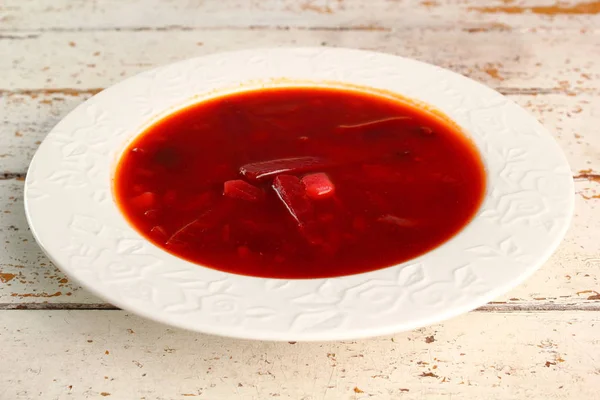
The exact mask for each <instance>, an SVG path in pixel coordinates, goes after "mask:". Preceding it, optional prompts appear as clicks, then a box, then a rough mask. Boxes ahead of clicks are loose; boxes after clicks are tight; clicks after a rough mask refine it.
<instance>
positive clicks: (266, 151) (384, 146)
mask: <svg viewBox="0 0 600 400" xmlns="http://www.w3.org/2000/svg"><path fill="white" fill-rule="evenodd" d="M114 185H115V195H116V200H117V202H118V204H119V207H120V208H121V210H122V212H123V213H124V215H125V216H126V218H127V219H128V220H129V222H130V223H131V224H132V225H133V226H134V227H135V228H136V229H137V230H138V231H139V232H140V233H141V234H142V235H144V236H145V237H146V238H147V239H148V240H149V241H151V242H152V243H154V244H155V245H156V246H158V247H160V248H162V249H164V250H166V251H168V252H170V253H172V254H174V255H176V256H179V257H181V258H183V259H186V260H188V261H191V262H194V263H198V264H201V265H203V266H206V267H210V268H214V269H217V270H221V271H226V272H231V273H236V274H242V275H251V276H258V277H269V278H324V277H335V276H342V275H349V274H356V273H361V272H367V271H372V270H376V269H380V268H384V267H389V266H392V265H395V264H398V263H402V262H404V261H407V260H410V259H412V258H414V257H417V256H420V255H422V254H424V253H426V252H427V251H429V250H432V249H433V248H435V247H436V246H439V245H440V244H442V243H444V242H445V241H447V240H448V239H450V238H451V237H452V236H453V235H455V234H456V233H457V232H459V231H460V230H461V229H462V228H463V227H464V226H465V225H466V224H467V223H468V222H469V221H470V220H471V218H473V216H474V214H475V212H476V210H477V209H478V207H479V205H480V203H481V201H482V198H483V193H484V189H485V173H484V167H483V164H482V161H481V159H480V156H479V154H478V152H477V150H476V148H475V147H474V145H473V144H472V143H471V142H470V141H469V140H468V139H467V138H466V137H465V136H463V135H462V134H461V132H460V131H459V129H458V128H457V127H456V126H455V125H454V124H453V123H452V122H450V121H448V120H447V119H445V118H444V117H441V116H439V115H437V114H435V113H432V112H429V111H427V110H424V109H422V108H419V107H417V106H415V105H411V104H410V102H406V101H401V100H400V99H394V98H391V97H387V96H383V95H381V96H380V95H376V94H370V93H366V92H361V91H358V90H350V89H348V90H345V89H344V90H343V89H333V88H320V87H313V88H310V87H298V88H272V89H262V90H256V91H248V92H243V93H236V94H231V95H227V96H224V97H219V98H215V99H211V100H208V101H204V102H201V103H199V104H195V105H193V106H190V107H187V108H185V109H183V110H180V111H177V112H176V113H174V114H172V115H169V116H167V117H166V118H164V119H162V120H160V121H158V122H157V123H156V124H154V125H153V126H152V127H150V128H149V129H148V130H147V131H146V132H144V133H143V134H141V135H140V136H139V137H137V138H136V139H135V140H134V141H133V143H132V144H131V145H130V146H129V147H128V148H127V150H126V151H125V153H124V154H123V156H122V158H121V160H120V162H119V165H118V167H117V170H116V175H115V184H114Z"/></svg>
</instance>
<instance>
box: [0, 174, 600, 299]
mask: <svg viewBox="0 0 600 400" xmlns="http://www.w3.org/2000/svg"><path fill="white" fill-rule="evenodd" d="M576 189H577V191H578V192H579V193H580V194H579V195H578V196H577V198H576V209H577V211H576V214H575V218H574V223H573V225H572V227H571V230H570V231H569V233H568V234H567V237H566V238H565V240H564V241H563V243H562V244H561V246H560V247H559V249H558V251H557V252H556V253H555V254H554V255H553V256H552V257H551V258H550V260H549V261H548V262H547V263H546V265H545V266H544V267H543V268H542V269H540V270H539V271H538V272H536V273H535V274H534V276H533V277H532V278H530V279H529V280H527V281H526V282H525V283H524V284H522V285H521V286H519V287H517V288H515V289H514V290H512V291H511V292H509V293H508V294H506V295H504V296H502V297H500V298H498V299H496V301H495V302H494V303H492V304H491V306H500V307H499V308H498V309H500V310H501V309H503V308H502V307H504V306H505V305H509V306H511V307H512V306H516V307H517V308H515V309H528V308H531V309H540V308H541V309H552V306H554V305H559V306H560V308H558V309H563V310H564V309H570V308H571V309H594V308H595V307H596V308H597V306H600V297H599V296H600V294H599V293H600V285H599V281H598V278H599V277H600V273H599V267H600V244H599V243H598V240H597V234H596V233H597V232H598V231H600V220H598V218H595V216H597V214H598V211H597V207H598V205H599V204H600V199H598V198H592V196H594V195H595V193H599V192H600V183H599V182H594V181H589V180H587V178H580V179H578V180H577V182H576ZM22 192H23V182H22V180H18V179H8V180H0V243H1V246H2V247H1V250H0V309H1V308H18V307H19V305H20V304H28V303H40V304H42V305H41V306H40V307H43V304H44V303H55V304H58V303H65V304H71V305H69V306H68V307H69V308H77V304H79V303H85V304H92V305H96V304H102V303H103V301H102V300H100V299H98V298H97V297H95V296H93V295H92V294H90V293H89V292H88V291H87V290H84V289H82V288H80V287H79V286H78V285H77V284H76V283H74V282H70V281H69V280H68V279H67V278H66V277H65V276H64V275H63V274H62V273H61V272H60V271H59V270H58V269H56V267H54V266H53V265H52V263H51V262H50V261H49V260H48V259H47V258H46V256H45V255H44V254H43V253H42V251H41V250H40V249H39V247H38V246H37V244H36V243H35V242H34V240H33V237H32V236H31V233H30V231H29V228H28V227H27V222H26V220H25V215H24V211H23V203H22ZM586 197H587V199H586ZM40 307H36V308H40ZM97 307H98V306H94V307H93V308H97ZM590 307H591V308H590ZM506 309H507V310H509V309H511V308H510V307H509V308H506Z"/></svg>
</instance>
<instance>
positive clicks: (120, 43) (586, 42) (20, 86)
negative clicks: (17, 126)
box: [0, 29, 600, 100]
mask: <svg viewBox="0 0 600 400" xmlns="http://www.w3.org/2000/svg"><path fill="white" fill-rule="evenodd" d="M599 37H600V33H594V32H586V33H581V32H573V33H569V34H565V33H564V32H558V31H557V32H547V33H540V32H521V31H508V32H498V31H490V32H480V33H470V32H465V31H461V30H452V31H430V30H426V29H414V30H400V31H392V32H381V31H310V30H309V31H306V30H274V29H243V30H239V29H237V30H236V29H222V30H204V31H165V32H162V31H135V32H128V31H125V32H124V31H101V32H87V31H84V32H44V33H41V34H40V35H39V36H36V37H35V38H31V39H27V40H18V41H17V40H12V39H11V40H0V54H3V57H2V58H0V71H2V74H3V75H2V80H1V81H0V89H1V90H2V92H1V94H2V95H4V96H7V95H11V94H14V95H17V96H19V95H23V96H25V97H31V96H36V95H38V98H40V100H42V99H44V98H43V97H44V96H40V95H45V94H48V95H50V96H52V95H60V94H64V95H67V96H75V95H78V94H89V93H88V91H89V90H92V91H93V90H95V89H97V88H103V87H106V86H108V85H111V84H114V83H116V82H118V81H119V80H122V79H123V78H125V77H127V76H131V75H133V74H135V73H138V72H140V71H143V70H146V69H149V68H151V67H154V66H157V65H161V64H167V63H170V62H174V61H178V60H181V59H184V58H189V57H194V56H200V55H203V54H208V53H214V52H220V51H226V50H236V49H245V48H253V47H270V46H286V45H294V46H321V45H327V46H341V47H358V48H362V49H366V50H375V51H384V52H388V53H392V54H397V55H401V56H406V57H411V58H416V59H418V60H422V61H426V62H430V63H433V64H437V65H439V66H442V67H445V68H450V69H452V70H454V71H456V72H459V73H462V74H465V75H467V76H469V77H472V78H474V79H477V80H480V81H482V82H483V83H485V84H488V85H490V86H492V87H496V88H512V90H515V89H517V88H518V89H527V90H531V89H534V90H535V89H541V92H542V93H544V92H550V93H567V94H572V93H578V92H582V91H583V92H587V91H594V92H597V91H598V89H600V84H599V83H598V80H597V79H596V78H598V77H599V76H600V75H599V72H598V60H597V57H594V56H593V55H594V54H598V53H600V40H599ZM44 89H52V90H51V91H49V92H45V91H44ZM72 89H74V90H72ZM78 90H85V92H84V93H78V92H77V91H78ZM61 91H62V93H61ZM45 100H51V97H50V99H48V98H46V99H45Z"/></svg>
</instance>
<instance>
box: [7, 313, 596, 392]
mask: <svg viewBox="0 0 600 400" xmlns="http://www.w3.org/2000/svg"><path fill="white" fill-rule="evenodd" d="M598 323H600V312H572V313H569V314H564V313H557V312H550V313H539V314H521V313H513V314H493V313H470V314H467V315H463V316H461V317H458V318H455V319H453V320H451V321H448V322H446V323H445V324H443V325H434V326H432V327H429V328H425V329H419V330H416V331H412V332H407V333H402V334H397V335H394V336H391V337H382V338H377V339H370V340H361V341H357V342H333V343H270V342H250V341H243V340H234V339H227V338H219V337H212V336H206V335H199V334H196V333H192V332H186V331H181V330H176V329H171V328H168V327H164V326H162V325H158V324H156V323H152V322H149V321H146V320H142V319H140V318H137V317H134V316H130V315H128V314H126V313H124V312H121V311H51V312H48V311H46V312H39V311H4V312H0V341H1V342H0V343H2V346H0V358H1V359H2V361H3V362H2V363H0V397H1V398H3V399H31V398H38V397H39V398H44V399H55V398H76V399H84V398H94V399H95V398H98V399H100V398H109V399H110V398H115V399H145V400H166V399H169V400H171V399H179V398H198V399H233V398H236V399H248V400H264V399H270V398H277V399H282V400H283V399H290V400H299V399H302V400H316V399H319V400H340V399H348V400H351V399H354V400H358V399H368V398H375V399H378V400H387V399H394V400H395V399H449V398H454V397H456V398H460V399H461V400H462V399H464V400H469V399H524V398H532V399H533V398H535V399H541V398H544V399H553V400H557V399H569V400H570V399H581V400H586V399H590V400H591V399H595V398H597V388H598V387H599V386H600V370H599V369H598V365H599V364H598V362H599V361H600V360H598V352H597V348H598V345H599V341H598V337H597V335H595V331H596V328H597V325H598ZM23 360H27V362H23ZM157 382H160V384H157Z"/></svg>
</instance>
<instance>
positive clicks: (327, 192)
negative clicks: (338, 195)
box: [302, 172, 335, 199]
mask: <svg viewBox="0 0 600 400" xmlns="http://www.w3.org/2000/svg"><path fill="white" fill-rule="evenodd" d="M302 183H303V184H304V187H305V188H306V194H307V195H308V197H310V198H312V199H326V198H330V197H331V196H333V195H334V194H335V186H334V185H333V183H332V182H331V180H330V179H329V176H327V174H325V173H323V172H319V173H316V174H309V175H306V176H305V177H303V178H302Z"/></svg>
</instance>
